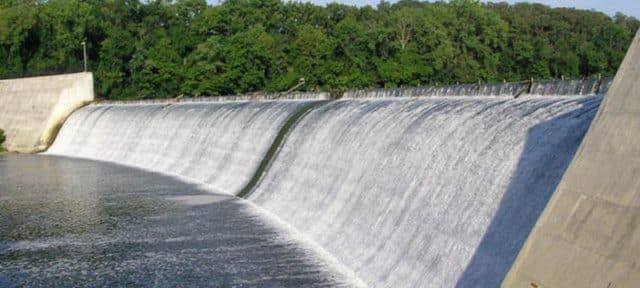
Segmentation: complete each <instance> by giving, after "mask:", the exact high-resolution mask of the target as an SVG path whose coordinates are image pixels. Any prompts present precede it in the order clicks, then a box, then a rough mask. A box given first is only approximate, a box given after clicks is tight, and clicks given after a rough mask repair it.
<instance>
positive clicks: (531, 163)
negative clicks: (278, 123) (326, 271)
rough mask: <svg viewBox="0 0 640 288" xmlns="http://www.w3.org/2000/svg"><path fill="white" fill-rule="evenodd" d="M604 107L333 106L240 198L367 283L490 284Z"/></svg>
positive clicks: (474, 101) (546, 103) (521, 102)
mask: <svg viewBox="0 0 640 288" xmlns="http://www.w3.org/2000/svg"><path fill="white" fill-rule="evenodd" d="M601 100H602V97H600V96H591V97H560V96H558V97H531V96H524V97H520V98H518V99H512V98H511V97H475V98H467V97H458V98H455V97H435V98H418V99H409V98H405V99H397V100H388V99H386V100H340V101H334V102H331V103H329V104H326V105H323V106H320V107H318V108H316V109H314V110H313V111H312V112H310V114H308V115H307V116H305V117H304V118H303V119H302V120H301V121H300V122H299V123H298V124H297V126H296V127H295V128H294V129H293V131H291V133H290V134H289V135H288V137H287V139H286V140H285V143H284V144H283V146H282V147H281V148H280V150H279V152H278V155H277V156H276V158H275V162H274V163H272V165H271V167H270V168H269V169H268V170H267V173H266V175H265V176H264V178H263V179H262V181H261V183H260V184H259V185H258V186H257V188H256V189H255V190H254V191H253V194H251V195H250V197H249V199H250V200H252V201H254V202H255V203H256V204H257V205H259V206H261V207H262V208H265V209H266V210H268V211H271V212H272V213H273V214H275V215H277V216H279V217H280V218H281V219H284V220H285V221H287V222H288V223H289V224H291V225H292V226H293V227H295V228H296V229H297V230H299V231H301V232H302V233H303V234H305V235H307V236H308V237H310V238H311V239H312V240H314V241H315V242H317V243H318V244H319V245H320V246H322V247H323V248H324V249H326V250H327V251H328V252H330V253H332V254H333V255H334V256H335V257H336V258H337V259H339V260H340V261H341V262H342V263H343V264H344V265H346V266H347V267H349V268H351V269H352V270H353V271H354V272H355V273H356V274H357V275H358V276H359V277H360V279H362V280H363V281H365V282H367V284H369V285H372V286H374V287H454V286H457V287H498V286H499V285H500V282H501V281H502V279H503V278H504V276H505V275H506V272H507V271H508V269H509V267H510V266H511V264H512V262H513V261H514V259H515V257H516V256H517V253H518V251H519V250H520V248H521V246H522V245H523V243H524V241H525V239H526V237H527V236H528V233H529V232H530V231H531V228H532V227H533V225H534V223H535V222H536V220H537V219H538V216H539V214H540V213H541V212H542V210H543V208H544V207H545V205H546V203H547V201H548V199H549V197H550V195H551V194H552V193H553V191H554V189H555V187H556V185H557V183H558V182H559V181H560V178H561V177H562V175H563V172H564V171H565V169H566V167H567V166H568V164H569V162H570V161H571V159H572V157H573V155H574V153H575V151H576V150H577V148H578V146H579V144H580V142H581V140H582V138H583V136H584V134H585V133H586V131H587V129H588V127H589V125H590V123H591V120H592V119H593V117H594V115H595V113H596V111H597V109H598V107H599V104H600V102H601Z"/></svg>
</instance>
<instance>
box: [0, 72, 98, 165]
mask: <svg viewBox="0 0 640 288" xmlns="http://www.w3.org/2000/svg"><path fill="white" fill-rule="evenodd" d="M93 99H94V93H93V75H92V74H91V73H75V74H64V75H55V76H44V77H32V78H21V79H11V80H0V129H2V130H4V131H5V134H6V136H7V140H6V143H5V144H4V145H5V148H7V150H9V151H13V152H23V153H30V152H38V151H43V150H46V148H47V146H48V145H49V144H51V142H53V138H54V137H55V134H56V133H57V130H58V129H59V128H60V126H61V125H62V122H63V121H64V119H65V118H66V117H67V116H68V115H69V114H71V113H72V112H73V111H74V110H75V109H77V108H79V107H81V106H83V105H84V104H86V103H88V102H90V101H92V100H93Z"/></svg>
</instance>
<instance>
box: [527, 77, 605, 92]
mask: <svg viewBox="0 0 640 288" xmlns="http://www.w3.org/2000/svg"><path fill="white" fill-rule="evenodd" d="M599 83H600V80H598V79H589V80H548V81H536V82H533V85H532V86H531V92H530V94H532V95H549V96H553V95H594V94H596V93H597V92H598V91H597V90H598V86H599Z"/></svg>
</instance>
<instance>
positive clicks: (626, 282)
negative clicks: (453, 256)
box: [504, 32, 640, 287]
mask: <svg viewBox="0 0 640 288" xmlns="http://www.w3.org/2000/svg"><path fill="white" fill-rule="evenodd" d="M610 85H611V88H610V89H609V92H608V94H607V96H606V97H605V98H604V101H603V103H602V105H601V108H600V110H599V111H598V114H597V116H596V118H595V120H594V121H593V123H592V124H591V128H590V129H589V132H588V133H587V136H586V137H585V139H584V141H583V142H582V145H581V146H580V149H579V150H578V152H577V154H576V157H575V158H574V159H573V162H572V163H571V166H570V167H569V169H568V170H567V172H566V174H565V175H564V177H563V179H562V182H561V183H560V185H559V186H558V189H557V191H556V192H555V193H554V196H553V198H552V199H551V201H550V202H549V205H548V206H547V208H546V209H545V211H544V214H543V215H542V216H541V217H540V219H539V220H538V223H537V224H536V226H535V229H534V230H533V232H532V234H531V236H530V237H529V240H528V241H527V244H526V246H525V247H524V248H523V249H522V251H521V252H520V255H519V257H518V261H517V262H516V264H515V265H514V266H513V268H512V269H511V272H510V273H509V277H508V278H507V279H506V280H505V282H504V286H505V287H527V286H528V285H531V286H537V287H638V285H640V266H639V265H638V259H640V134H639V131H640V32H639V33H638V34H637V35H636V37H635V39H634V40H633V42H632V45H631V48H630V49H629V52H628V53H627V56H626V57H625V59H624V61H623V63H622V65H621V66H620V69H619V71H618V73H617V75H616V77H615V79H614V80H613V82H612V83H611V84H610Z"/></svg>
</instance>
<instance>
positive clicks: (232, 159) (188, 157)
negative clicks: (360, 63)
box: [47, 100, 313, 194]
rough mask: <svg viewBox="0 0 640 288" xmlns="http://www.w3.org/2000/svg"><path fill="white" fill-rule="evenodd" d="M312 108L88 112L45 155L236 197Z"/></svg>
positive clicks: (266, 105)
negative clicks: (177, 179)
mask: <svg viewBox="0 0 640 288" xmlns="http://www.w3.org/2000/svg"><path fill="white" fill-rule="evenodd" d="M310 103H313V102H312V101H296V100H292V101H265V102H246V101H245V102H220V103H177V104H173V105H167V104H164V103H152V104H145V103H138V104H97V105H90V106H87V107H84V108H82V109H80V110H78V111H77V112H75V113H74V114H73V115H72V116H71V117H70V118H69V119H68V120H67V122H66V123H65V125H64V126H63V128H62V129H61V131H60V133H59V135H58V137H57V139H56V141H55V142H54V144H53V145H52V146H51V147H50V148H49V150H48V151H47V153H48V154H50V155H63V156H73V157H80V158H87V159H93V160H101V161H109V162H116V163H120V164H125V165H130V166H135V167H140V168H145V169H149V170H153V171H159V172H164V173H168V174H174V175H179V176H183V177H187V178H191V179H193V180H197V181H199V182H204V183H207V184H210V185H212V186H213V187H215V188H216V189H218V190H220V191H221V192H226V193H228V194H234V193H236V191H237V190H239V189H241V188H242V187H243V186H244V185H245V184H246V182H247V181H248V180H249V179H250V178H251V176H252V175H253V173H254V171H255V170H256V167H257V166H258V165H259V163H260V161H261V160H262V159H263V157H264V154H265V153H266V152H267V150H268V149H269V147H270V145H271V144H272V142H273V140H274V138H275V137H276V135H277V133H278V131H279V129H280V127H281V126H282V125H283V124H284V123H285V121H286V120H287V118H288V117H289V115H290V114H291V113H294V112H295V111H297V109H299V108H302V107H305V106H306V105H309V104H310Z"/></svg>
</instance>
